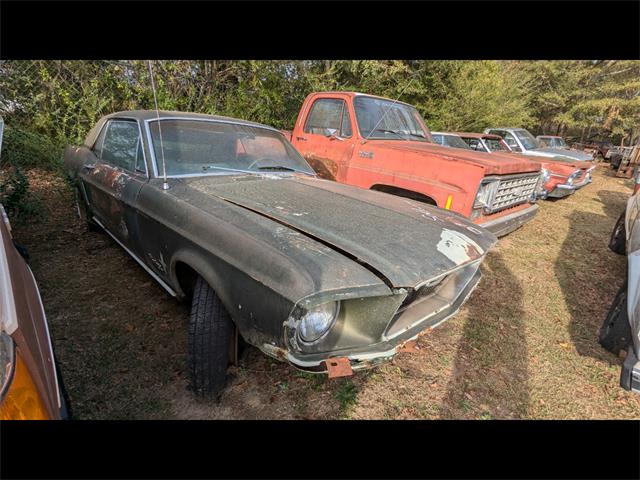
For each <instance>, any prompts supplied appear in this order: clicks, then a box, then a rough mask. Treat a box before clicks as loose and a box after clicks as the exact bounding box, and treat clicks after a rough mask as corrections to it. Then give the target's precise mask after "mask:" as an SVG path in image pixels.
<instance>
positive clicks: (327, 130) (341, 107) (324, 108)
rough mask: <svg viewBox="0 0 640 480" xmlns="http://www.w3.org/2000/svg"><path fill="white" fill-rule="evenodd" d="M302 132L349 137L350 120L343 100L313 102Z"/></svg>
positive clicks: (331, 99) (333, 99)
mask: <svg viewBox="0 0 640 480" xmlns="http://www.w3.org/2000/svg"><path fill="white" fill-rule="evenodd" d="M304 132H305V133H311V134H314V135H324V136H326V137H328V136H330V135H337V136H339V137H347V138H348V137H351V134H352V130H351V119H350V117H349V111H348V109H347V105H346V103H345V102H344V100H340V99H337V98H321V99H318V100H316V101H315V102H313V105H312V106H311V110H310V111H309V115H308V116H307V121H306V123H305V125H304Z"/></svg>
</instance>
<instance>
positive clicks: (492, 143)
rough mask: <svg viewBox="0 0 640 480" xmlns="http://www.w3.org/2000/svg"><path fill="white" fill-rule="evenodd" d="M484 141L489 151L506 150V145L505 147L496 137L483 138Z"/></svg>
mask: <svg viewBox="0 0 640 480" xmlns="http://www.w3.org/2000/svg"><path fill="white" fill-rule="evenodd" d="M484 143H485V144H486V145H487V148H488V149H489V151H490V152H501V151H502V152H506V151H508V149H507V147H505V146H504V144H503V143H502V142H501V141H500V140H498V139H497V138H485V139H484Z"/></svg>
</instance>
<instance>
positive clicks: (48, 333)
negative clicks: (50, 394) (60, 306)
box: [27, 265, 62, 408]
mask: <svg viewBox="0 0 640 480" xmlns="http://www.w3.org/2000/svg"><path fill="white" fill-rule="evenodd" d="M27 269H28V270H29V273H30V274H31V279H32V280H33V284H34V285H35V286H36V293H37V294H38V302H39V303H40V311H41V312H42V318H43V319H44V329H45V330H46V332H47V341H48V343H49V354H50V355H51V364H52V367H53V378H54V379H55V383H56V396H57V398H58V408H62V401H61V399H60V385H59V384H58V372H57V371H56V365H55V363H56V358H55V356H54V355H53V345H52V343H51V333H50V332H49V322H48V321H47V315H46V314H45V311H44V305H43V303H42V297H41V296H40V289H39V288H38V282H36V277H35V276H34V275H33V272H32V271H31V267H29V265H27ZM36 338H37V337H36Z"/></svg>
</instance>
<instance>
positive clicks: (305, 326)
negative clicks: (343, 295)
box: [298, 302, 340, 343]
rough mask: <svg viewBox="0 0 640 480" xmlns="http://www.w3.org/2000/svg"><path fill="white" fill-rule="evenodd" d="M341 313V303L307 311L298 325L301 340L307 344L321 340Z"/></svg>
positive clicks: (326, 304) (325, 304) (320, 306)
mask: <svg viewBox="0 0 640 480" xmlns="http://www.w3.org/2000/svg"><path fill="white" fill-rule="evenodd" d="M339 311H340V303H339V302H330V303H324V304H322V305H318V306H317V307H313V308H310V309H309V310H306V311H305V313H304V314H303V315H302V316H301V317H300V324H299V325H298V335H299V336H300V339H301V340H302V341H303V342H307V343H311V342H315V341H317V340H319V339H320V338H321V337H322V336H323V335H324V334H325V333H327V332H328V331H329V329H330V328H331V327H332V326H333V324H334V322H335V321H336V318H337V317H338V312H339Z"/></svg>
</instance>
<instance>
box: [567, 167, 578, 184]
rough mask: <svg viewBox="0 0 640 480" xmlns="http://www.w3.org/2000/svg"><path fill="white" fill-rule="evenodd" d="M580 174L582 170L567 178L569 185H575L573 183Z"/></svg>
mask: <svg viewBox="0 0 640 480" xmlns="http://www.w3.org/2000/svg"><path fill="white" fill-rule="evenodd" d="M580 173H581V172H580V170H576V171H575V172H573V173H572V174H571V175H569V178H567V185H573V181H574V180H575V179H576V178H577V177H578V176H579V175H580Z"/></svg>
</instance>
